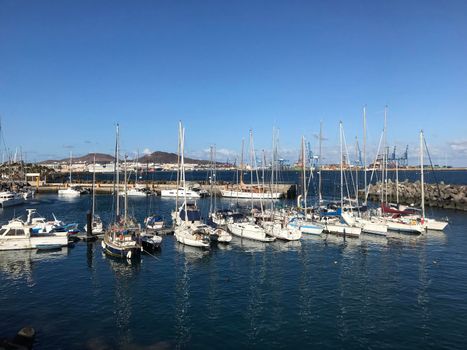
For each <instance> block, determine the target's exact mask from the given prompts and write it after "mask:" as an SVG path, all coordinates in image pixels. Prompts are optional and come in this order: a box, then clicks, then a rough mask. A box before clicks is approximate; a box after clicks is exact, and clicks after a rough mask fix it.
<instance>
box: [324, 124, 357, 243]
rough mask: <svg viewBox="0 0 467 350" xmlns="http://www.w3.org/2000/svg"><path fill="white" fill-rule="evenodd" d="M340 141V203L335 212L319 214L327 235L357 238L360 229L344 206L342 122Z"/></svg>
mask: <svg viewBox="0 0 467 350" xmlns="http://www.w3.org/2000/svg"><path fill="white" fill-rule="evenodd" d="M339 139H340V180H341V181H340V190H341V202H340V208H338V210H337V211H336V212H327V213H321V216H322V222H323V223H324V231H326V232H329V233H336V234H342V235H344V236H349V237H359V236H360V234H361V232H362V229H361V227H358V226H356V225H355V217H353V215H352V214H351V213H350V212H349V211H346V210H345V206H344V158H343V157H344V154H343V128H342V122H340V123H339Z"/></svg>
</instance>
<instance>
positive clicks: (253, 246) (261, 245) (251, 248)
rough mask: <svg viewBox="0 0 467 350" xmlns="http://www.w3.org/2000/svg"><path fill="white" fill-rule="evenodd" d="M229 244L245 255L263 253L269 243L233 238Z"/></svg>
mask: <svg viewBox="0 0 467 350" xmlns="http://www.w3.org/2000/svg"><path fill="white" fill-rule="evenodd" d="M230 244H231V245H232V246H234V247H238V248H240V249H242V250H243V251H244V252H247V253H257V252H264V251H265V250H266V249H267V247H268V246H269V245H270V244H271V243H265V242H260V241H254V240H252V239H246V238H240V237H236V236H235V237H233V239H232V241H231V242H230Z"/></svg>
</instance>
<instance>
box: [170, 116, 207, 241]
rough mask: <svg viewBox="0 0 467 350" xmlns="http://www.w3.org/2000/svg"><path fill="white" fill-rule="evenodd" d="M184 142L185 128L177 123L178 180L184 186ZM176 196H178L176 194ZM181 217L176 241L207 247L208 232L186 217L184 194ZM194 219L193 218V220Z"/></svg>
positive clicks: (176, 229) (185, 197) (175, 233)
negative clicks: (195, 225)
mask: <svg viewBox="0 0 467 350" xmlns="http://www.w3.org/2000/svg"><path fill="white" fill-rule="evenodd" d="M184 144H185V129H184V128H183V127H182V123H181V122H180V124H179V150H180V167H179V173H180V182H181V183H182V187H183V188H185V186H186V181H185V157H184V152H185V149H184V147H185V146H184ZM177 198H178V196H177ZM182 210H183V214H184V215H183V217H180V215H179V216H178V217H180V219H182V220H181V221H180V222H179V223H178V225H177V226H176V227H175V232H174V235H175V239H176V240H177V242H179V243H182V244H186V245H189V246H192V247H200V248H209V246H210V240H209V232H207V230H206V229H204V228H194V227H193V226H192V225H191V223H190V221H189V218H188V209H187V195H186V193H185V194H184V197H183V205H182ZM193 221H194V220H193Z"/></svg>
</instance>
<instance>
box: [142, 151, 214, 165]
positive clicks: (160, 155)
mask: <svg viewBox="0 0 467 350" xmlns="http://www.w3.org/2000/svg"><path fill="white" fill-rule="evenodd" d="M177 158H178V157H177V154H176V153H169V152H161V151H156V152H153V153H151V154H147V155H145V156H142V157H140V158H139V159H138V161H139V162H140V163H158V164H167V163H171V164H175V163H177ZM185 163H190V164H209V161H208V160H200V159H193V158H188V157H185Z"/></svg>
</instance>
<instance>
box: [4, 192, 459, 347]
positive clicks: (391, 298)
mask: <svg viewBox="0 0 467 350" xmlns="http://www.w3.org/2000/svg"><path fill="white" fill-rule="evenodd" d="M111 202H112V199H111V197H110V196H98V197H97V209H98V211H99V213H100V214H101V216H102V217H103V219H104V220H108V218H109V217H110V208H111ZM89 203H90V197H89V196H82V197H81V198H79V199H69V200H61V199H59V198H58V197H57V196H56V195H40V196H39V197H38V198H37V199H36V200H34V202H32V203H31V204H29V205H28V207H34V208H37V210H38V211H39V213H41V214H43V215H45V216H51V214H52V213H55V215H57V217H59V218H61V219H63V220H66V221H78V222H80V223H81V224H84V221H85V213H86V211H87V210H88V208H89ZM219 204H220V205H224V206H227V205H229V204H231V203H230V202H229V201H220V203H219ZM200 205H201V206H202V207H204V208H205V207H206V206H207V205H208V200H207V199H205V200H201V201H200ZM173 207H174V201H173V200H165V199H161V198H155V199H153V200H150V201H147V200H146V199H132V200H130V212H133V213H134V214H135V215H136V216H137V217H138V218H139V219H140V220H141V219H142V218H143V217H144V216H145V215H146V214H147V212H148V211H156V210H157V211H159V212H161V213H162V214H164V215H166V216H168V215H169V212H170V210H171V209H172V208H173ZM23 213H24V208H21V207H19V208H18V207H17V208H8V209H5V210H3V211H0V221H1V222H2V223H4V222H6V221H7V220H8V219H10V218H11V217H12V216H13V215H14V214H23ZM431 214H432V215H434V216H436V217H443V216H449V217H450V219H451V221H452V222H451V225H450V226H449V228H448V230H447V231H446V232H445V233H439V232H429V233H427V234H425V235H422V236H420V237H409V236H403V235H392V236H390V237H388V238H378V237H372V236H362V237H361V238H360V239H348V240H347V241H343V240H342V238H337V237H333V236H328V237H326V236H322V237H313V236H306V237H304V239H302V240H301V241H299V242H291V243H284V242H274V243H271V244H263V243H257V242H253V241H248V240H240V239H236V238H234V240H233V242H232V243H231V244H230V245H228V246H219V247H217V248H213V249H212V250H211V251H202V250H198V249H195V248H190V247H186V246H182V245H179V244H178V243H176V241H175V240H174V238H173V237H172V236H167V237H164V240H163V244H162V247H161V249H160V251H159V252H157V253H156V254H155V255H154V256H150V255H144V256H143V258H142V261H141V262H140V263H134V264H131V265H130V264H127V263H125V262H119V261H116V260H113V259H110V258H108V257H106V256H104V255H103V254H102V250H101V248H100V243H99V242H97V243H92V244H86V243H78V244H76V245H75V246H74V247H70V248H67V249H63V250H62V251H60V252H49V253H37V252H35V251H18V252H0V336H10V335H11V336H12V335H14V334H15V333H16V331H17V330H18V329H19V328H21V327H23V326H24V325H31V326H33V327H34V328H35V329H36V331H37V337H36V344H35V348H37V349H113V348H116V349H127V348H133V349H166V348H167V349H172V348H189V349H218V348H226V349H239V348H251V349H253V348H255V349H256V348H258V349H275V348H298V349H308V348H311V347H315V348H320V349H331V348H332V349H334V348H345V349H362V348H364V349H369V348H378V349H379V348H388V349H414V348H422V349H439V348H449V349H464V348H465V344H466V342H467V323H466V320H467V298H466V296H467V254H466V246H467V214H465V213H460V212H456V211H448V210H437V211H434V212H431Z"/></svg>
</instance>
